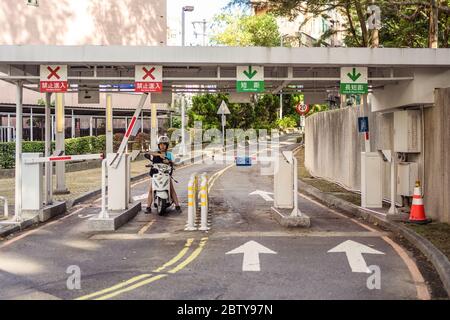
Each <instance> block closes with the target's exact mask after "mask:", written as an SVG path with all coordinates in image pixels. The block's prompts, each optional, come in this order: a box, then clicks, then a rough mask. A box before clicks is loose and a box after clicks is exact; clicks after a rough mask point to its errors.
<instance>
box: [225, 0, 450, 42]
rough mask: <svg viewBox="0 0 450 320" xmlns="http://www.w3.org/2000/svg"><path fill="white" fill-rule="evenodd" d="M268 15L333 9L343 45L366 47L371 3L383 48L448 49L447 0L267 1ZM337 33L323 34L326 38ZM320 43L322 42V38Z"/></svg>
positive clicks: (235, 1) (244, 2)
mask: <svg viewBox="0 0 450 320" xmlns="http://www.w3.org/2000/svg"><path fill="white" fill-rule="evenodd" d="M266 2H267V5H268V7H269V9H270V12H271V13H274V14H276V15H281V16H285V17H289V18H294V17H296V16H297V15H299V14H303V15H305V16H308V15H312V16H316V17H317V16H322V17H324V18H325V19H328V20H329V18H330V17H328V15H327V13H328V12H330V11H331V10H336V11H337V12H339V13H340V14H341V15H342V16H343V17H344V18H345V23H344V25H343V29H344V30H342V31H343V32H344V34H345V39H344V42H345V44H346V45H347V46H352V47H368V46H370V44H371V40H372V39H371V36H372V34H371V33H370V30H368V29H367V27H366V22H367V18H368V14H367V13H366V10H367V7H368V5H370V4H372V3H374V4H376V5H378V6H379V7H380V9H381V11H382V16H381V18H382V21H381V23H382V29H381V30H380V41H381V44H382V45H383V46H385V47H387V46H393V47H427V46H428V47H430V48H436V47H438V46H442V47H449V46H450V43H449V41H450V39H449V37H450V0H398V1H397V0H377V1H371V0H366V1H362V0H336V1H324V0H267V1H266ZM233 5H240V6H246V7H248V6H250V0H231V1H230V4H229V6H233ZM340 31H341V30H333V31H332V32H327V33H326V34H325V35H324V37H330V36H331V35H333V33H336V32H340ZM322 40H323V39H322Z"/></svg>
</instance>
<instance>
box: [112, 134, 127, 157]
mask: <svg viewBox="0 0 450 320" xmlns="http://www.w3.org/2000/svg"><path fill="white" fill-rule="evenodd" d="M124 136H125V135H124V134H123V133H115V134H114V136H113V150H114V152H117V150H119V146H120V144H121V143H122V140H123V137H124Z"/></svg>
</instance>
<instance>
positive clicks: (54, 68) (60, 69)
mask: <svg viewBox="0 0 450 320" xmlns="http://www.w3.org/2000/svg"><path fill="white" fill-rule="evenodd" d="M40 78H41V81H40V91H41V92H67V88H68V83H67V66H65V65H41V68H40Z"/></svg>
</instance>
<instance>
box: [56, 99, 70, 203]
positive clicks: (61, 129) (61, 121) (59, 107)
mask: <svg viewBox="0 0 450 320" xmlns="http://www.w3.org/2000/svg"><path fill="white" fill-rule="evenodd" d="M55 100H56V108H55V109H56V112H55V118H56V126H55V127H56V130H55V131H56V143H55V146H56V150H57V151H58V152H60V153H62V154H65V150H66V149H65V111H64V93H57V94H56V98H55ZM72 129H73V127H72ZM55 171H56V191H55V194H56V193H58V194H67V193H69V190H67V188H66V165H65V163H64V162H60V163H55Z"/></svg>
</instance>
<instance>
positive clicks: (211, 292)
mask: <svg viewBox="0 0 450 320" xmlns="http://www.w3.org/2000/svg"><path fill="white" fill-rule="evenodd" d="M294 141H295V139H294V138H289V137H287V138H283V139H282V142H281V144H282V146H281V147H282V148H292V145H293V143H294ZM216 160H217V159H216ZM194 172H200V173H201V172H206V173H207V174H208V175H209V176H212V175H214V174H215V173H217V174H216V175H215V177H216V179H215V181H214V184H213V185H212V187H211V191H210V221H211V227H212V228H211V230H209V231H208V232H200V231H194V232H187V231H184V226H185V223H186V217H187V207H186V201H187V180H188V178H189V176H190V175H191V174H192V173H194ZM218 172H220V173H218ZM175 178H176V179H177V180H179V181H180V183H179V184H177V185H176V189H177V192H178V194H179V197H180V199H181V201H182V207H183V213H181V214H176V213H174V212H171V213H169V215H168V216H165V217H159V216H158V215H156V213H153V214H150V215H146V214H144V213H143V212H141V213H139V214H138V215H137V217H136V218H135V219H133V220H132V221H130V222H129V223H128V224H127V225H125V226H123V227H122V228H120V229H119V230H117V231H116V232H112V233H93V232H89V231H88V228H87V220H88V219H89V218H90V217H91V216H92V215H95V214H98V213H99V211H100V208H99V206H100V201H99V199H96V200H93V201H90V202H88V203H84V204H81V205H78V206H75V207H73V208H72V209H71V210H70V212H69V213H68V215H66V216H64V217H62V218H60V219H57V220H54V221H51V222H50V223H47V224H45V225H43V226H40V227H38V228H36V229H33V230H30V231H26V232H24V233H22V234H18V235H16V236H15V237H13V238H12V239H10V240H7V241H3V242H0V287H1V288H2V289H1V291H0V299H82V300H87V299H429V298H430V293H429V292H430V290H429V288H428V287H427V285H426V284H425V282H424V280H423V278H422V275H421V274H420V271H419V270H418V268H417V266H416V263H415V260H414V258H413V257H412V254H411V253H410V252H409V251H408V250H407V249H405V248H403V247H401V246H400V245H398V244H396V243H395V242H394V241H393V240H391V238H390V237H389V234H387V233H385V232H384V231H381V230H378V229H375V227H373V226H367V225H364V224H362V223H361V222H359V221H357V220H355V219H351V218H348V217H346V216H344V215H342V214H340V213H338V212H335V211H333V210H331V209H329V208H326V207H324V206H323V205H321V204H320V203H317V202H315V201H314V200H313V199H308V198H305V197H303V196H300V195H299V206H300V208H301V210H302V212H303V213H304V214H307V215H308V216H309V217H310V218H311V224H312V225H311V228H308V229H286V228H284V227H281V226H280V225H279V224H278V223H277V222H276V221H275V220H273V218H272V216H271V206H272V205H273V202H272V201H271V200H270V198H271V197H272V195H270V194H267V196H268V197H269V198H267V197H266V198H264V197H263V196H261V195H258V194H254V195H249V194H250V193H252V192H254V191H258V190H259V191H266V192H271V191H272V190H273V176H266V175H261V174H260V165H254V166H251V167H236V166H233V165H231V166H230V165H226V164H221V163H215V164H208V165H205V164H192V165H188V166H186V167H184V168H180V169H178V170H177V171H176V172H175ZM147 188H148V180H144V181H141V182H139V183H136V184H135V185H134V187H133V190H132V193H133V196H134V197H143V196H144V195H145V194H146V191H147ZM143 204H145V200H143ZM144 207H145V206H144ZM343 243H344V245H341V244H343ZM243 245H246V247H245V248H244V249H245V250H244V251H245V252H246V253H245V257H244V253H243V252H241V253H240V251H241V250H239V249H238V250H235V249H237V248H239V247H241V246H243ZM339 245H341V246H340V247H338V246H339ZM345 245H348V247H347V249H348V250H351V251H349V252H347V253H345V252H339V251H340V250H339V249H342V247H343V246H345ZM261 246H262V247H261ZM336 247H337V249H335V250H334V251H338V252H329V251H330V250H332V249H333V248H336ZM256 248H259V249H258V250H259V251H263V252H261V253H260V254H258V253H257V252H256V251H257V249H256ZM359 249H361V250H363V251H364V252H365V253H362V254H361V253H359V252H360V251H358V250H359ZM236 251H237V252H236ZM332 251H333V250H332ZM227 253H229V254H227ZM347 255H349V258H347ZM70 266H75V268H79V270H80V272H81V278H80V279H81V281H80V286H81V288H80V289H77V288H72V289H69V288H68V286H67V282H68V278H69V277H70V276H73V274H72V273H67V270H68V268H69V267H70ZM371 266H374V267H371ZM361 268H363V269H364V271H361V270H362V269H361ZM367 268H370V270H372V271H373V270H375V272H373V273H367V272H366V271H367ZM72 270H73V269H72ZM246 270H253V271H246ZM257 270H259V271H257ZM378 271H379V272H378ZM73 279H74V278H69V283H72V284H73V283H76V282H73V281H72V280H73ZM368 282H369V286H368V285H367V283H368ZM75 287H76V286H75Z"/></svg>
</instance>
